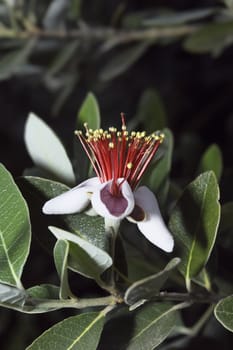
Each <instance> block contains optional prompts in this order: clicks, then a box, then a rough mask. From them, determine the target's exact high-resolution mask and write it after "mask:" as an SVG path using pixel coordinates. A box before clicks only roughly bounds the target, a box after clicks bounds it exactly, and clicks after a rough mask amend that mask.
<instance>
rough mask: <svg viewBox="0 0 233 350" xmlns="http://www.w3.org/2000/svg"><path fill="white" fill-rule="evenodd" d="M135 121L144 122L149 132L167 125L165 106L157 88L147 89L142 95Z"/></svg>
mask: <svg viewBox="0 0 233 350" xmlns="http://www.w3.org/2000/svg"><path fill="white" fill-rule="evenodd" d="M135 122H139V123H140V122H141V123H143V125H144V126H145V129H146V130H147V132H148V133H152V132H154V131H155V130H161V129H163V128H165V127H166V126H167V118H166V112H165V108H164V105H163V102H162V100H161V98H160V96H159V94H158V92H157V91H156V90H154V89H147V90H146V91H145V92H144V93H143V95H142V96H141V98H140V100H139V105H138V110H137V114H136V117H135V119H134V123H135Z"/></svg>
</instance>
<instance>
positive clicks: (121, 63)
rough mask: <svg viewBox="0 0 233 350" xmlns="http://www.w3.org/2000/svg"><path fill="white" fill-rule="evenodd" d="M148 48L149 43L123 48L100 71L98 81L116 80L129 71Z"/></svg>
mask: <svg viewBox="0 0 233 350" xmlns="http://www.w3.org/2000/svg"><path fill="white" fill-rule="evenodd" d="M149 46H150V42H143V43H140V44H134V45H133V46H132V47H127V48H124V49H122V50H121V51H120V53H119V54H116V55H115V56H114V57H113V58H112V59H111V60H110V61H109V62H108V63H107V64H106V65H105V66H104V68H103V69H102V70H101V72H100V79H101V80H102V81H109V80H111V79H114V78H116V77H117V76H118V75H120V74H122V73H124V72H125V71H126V70H127V69H129V68H130V67H131V66H132V65H133V64H134V63H135V62H136V61H137V60H138V59H139V58H140V57H141V56H142V55H144V53H145V52H146V51H147V49H148V47H149Z"/></svg>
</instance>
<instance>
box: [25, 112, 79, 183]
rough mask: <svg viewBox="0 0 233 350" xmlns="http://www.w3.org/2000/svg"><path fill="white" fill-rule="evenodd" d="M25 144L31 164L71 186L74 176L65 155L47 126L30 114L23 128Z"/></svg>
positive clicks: (59, 143)
mask: <svg viewBox="0 0 233 350" xmlns="http://www.w3.org/2000/svg"><path fill="white" fill-rule="evenodd" d="M24 137H25V143H26V147H27V150H28V153H29V154H30V156H31V158H32V160H33V162H34V163H35V165H36V166H38V167H39V168H42V169H43V170H45V171H47V172H48V173H50V174H52V175H54V176H55V177H56V178H57V179H58V180H60V181H61V182H64V183H67V184H70V185H73V184H74V183H75V176H74V172H73V168H72V165H71V162H70V160H69V158H68V156H67V153H66V151H65V149H64V147H63V145H62V143H61V142H60V140H59V139H58V137H57V136H56V135H55V133H54V132H53V131H52V129H50V128H49V126H48V125H47V124H46V123H45V122H44V121H43V120H42V119H40V118H39V117H37V116H36V115H35V114H34V113H30V114H29V117H28V119H27V122H26V126H25V136H24Z"/></svg>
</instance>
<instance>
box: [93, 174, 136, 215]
mask: <svg viewBox="0 0 233 350" xmlns="http://www.w3.org/2000/svg"><path fill="white" fill-rule="evenodd" d="M123 180H124V179H122V178H119V179H118V180H117V182H118V183H121V182H122V181H123ZM111 183H112V180H110V181H107V182H104V183H103V184H101V185H100V186H99V187H98V190H96V191H95V192H94V193H93V196H92V197H91V203H92V206H93V208H94V209H95V211H96V212H97V213H98V214H99V215H100V216H103V217H105V218H109V219H117V220H121V219H124V218H125V217H126V216H128V215H129V214H130V213H131V212H132V210H133V208H134V195H133V192H132V190H131V187H130V186H129V184H128V182H127V181H126V180H125V181H124V182H123V183H122V185H121V193H122V197H119V203H120V201H121V200H122V201H124V206H125V207H124V208H123V209H122V213H120V210H119V212H118V213H114V210H113V211H112V212H111V209H112V208H110V207H111V204H113V203H114V202H116V204H118V203H117V201H118V197H114V196H113V197H112V200H111V198H110V199H109V203H108V202H107V203H105V202H104V201H103V200H102V199H101V193H102V191H103V190H104V189H105V188H106V187H107V186H108V185H111ZM110 196H111V195H110ZM110 202H111V203H110ZM120 206H121V204H120V205H119V209H120ZM116 212H117V209H116Z"/></svg>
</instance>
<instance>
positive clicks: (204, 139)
mask: <svg viewBox="0 0 233 350" xmlns="http://www.w3.org/2000/svg"><path fill="white" fill-rule="evenodd" d="M122 4H123V5H124V11H125V13H126V14H127V13H131V12H134V11H145V10H150V9H153V10H154V9H157V8H159V7H169V8H172V9H174V10H177V11H182V10H191V9H194V8H199V7H200V6H201V7H203V8H205V7H208V6H221V2H220V1H202V2H197V1H194V0H193V1H187V0H186V1H185V0H184V1H178V0H173V1H152V0H151V1H148V0H147V1H122ZM118 5H119V1H113V0H112V1H110V0H108V1H91V0H87V1H83V6H82V17H83V19H85V21H86V22H88V23H89V24H90V25H101V26H103V25H105V26H109V18H111V17H112V16H113V13H114V11H115V9H116V8H117V6H118ZM44 8H46V6H44ZM42 14H43V11H42ZM118 25H120V21H119V24H118ZM64 44H65V43H64ZM51 45H52V44H51ZM59 45H60V47H62V43H61V42H60V43H59ZM0 48H1V41H0ZM55 51H56V50H55ZM92 52H93V48H91V49H90V50H89V51H88V54H87V55H86V56H85V55H84V58H85V59H83V60H81V62H80V61H79V57H77V67H76V68H77V74H79V80H78V82H77V84H75V86H74V88H73V90H72V92H71V94H70V95H69V97H68V98H67V99H66V101H65V102H64V104H63V105H62V106H61V108H59V110H57V111H56V112H54V103H55V102H56V100H57V98H58V93H57V91H54V90H51V89H50V88H49V87H48V84H46V83H45V78H44V75H43V72H42V73H41V72H40V73H37V74H26V75H24V74H20V75H15V74H12V76H10V77H9V78H7V79H3V80H1V81H0V113H1V114H0V161H1V162H2V163H3V164H4V165H5V166H6V167H7V168H8V170H9V171H10V172H11V173H12V174H13V176H14V177H16V178H17V177H18V176H20V175H21V174H22V173H23V171H24V169H25V168H27V167H30V166H32V162H31V160H30V158H29V156H28V155H27V152H26V149H25V145H24V140H23V133H24V124H25V121H26V118H27V115H28V113H29V112H30V111H33V112H35V113H36V114H37V115H38V116H40V117H41V118H43V119H44V120H45V121H46V122H47V123H48V124H49V125H50V126H51V127H52V128H53V129H54V130H55V131H56V132H57V134H58V135H59V136H60V137H61V139H62V140H63V142H64V144H65V145H66V147H67V148H68V151H69V152H70V153H71V150H72V146H73V130H74V128H75V119H76V116H77V112H78V109H79V107H80V105H81V103H82V101H83V99H84V98H85V96H86V94H87V92H89V91H92V92H94V94H95V95H96V97H97V99H98V102H99V105H100V110H101V117H102V120H103V126H106V127H108V126H109V124H114V123H115V122H116V123H119V116H120V112H122V111H123V112H125V113H126V116H127V120H130V119H131V118H133V117H134V116H135V114H136V112H137V107H138V101H139V99H140V97H141V95H142V93H143V92H144V90H145V89H147V88H153V89H156V90H157V91H158V93H159V94H160V96H161V98H162V101H163V103H164V106H165V110H166V112H167V118H168V127H169V128H171V130H172V131H173V133H174V140H175V148H174V158H173V168H172V176H173V177H174V178H175V179H178V180H180V179H184V183H186V182H187V181H188V180H192V179H193V178H194V175H195V171H196V167H197V164H198V161H199V159H200V156H201V154H202V153H203V151H204V150H205V149H206V148H207V147H208V146H209V145H210V144H212V143H216V144H218V145H219V146H220V148H221V151H222V155H223V160H224V172H223V177H222V180H221V183H220V187H221V201H222V202H226V201H228V200H231V199H232V194H233V188H232V176H233V169H232V156H233V148H232V138H233V46H229V47H228V48H227V49H226V50H224V51H223V52H222V53H221V55H219V56H217V57H213V56H212V55H211V54H209V53H208V54H192V53H189V52H187V51H185V50H184V49H183V48H182V45H181V41H180V40H177V41H174V42H172V43H169V44H167V45H153V46H151V47H150V48H149V49H148V50H147V51H146V53H145V54H144V55H143V56H142V57H141V58H140V59H139V60H138V61H137V62H136V63H135V64H133V65H132V66H131V67H130V68H129V69H128V70H126V71H125V72H124V73H123V74H122V75H120V76H118V77H116V78H115V79H113V80H111V81H109V82H107V83H103V82H101V81H99V80H98V70H99V68H100V66H101V65H104V64H105V60H106V61H107V60H108V56H105V57H103V61H102V60H99V61H97V62H95V61H93V60H92ZM114 54H115V53H114V51H113V53H110V55H114ZM52 55H53V51H52V53H51V51H48V52H47V53H46V52H45V53H44V54H43V55H40V56H36V55H35V56H33V57H32V60H34V61H36V62H37V60H38V61H39V62H43V66H46V64H47V63H49V62H51V57H52ZM74 72H75V70H74ZM74 74H75V73H74ZM33 259H34V257H33ZM31 260H32V257H31ZM34 261H36V263H33V264H32V265H31V264H30V266H27V268H26V271H27V273H28V275H27V279H25V283H26V284H27V285H26V286H27V287H29V286H30V284H36V283H43V282H48V281H50V282H51V280H52V281H53V282H56V281H57V280H56V277H55V273H54V266H53V263H52V259H51V264H50V265H49V266H48V265H47V263H41V260H40V259H35V260H34ZM35 271H36V273H35ZM34 275H36V276H37V277H35V276H34ZM32 281H33V283H32ZM81 284H82V285H83V286H84V287H83V288H84V289H85V288H92V287H93V285H92V284H88V285H87V286H86V285H85V283H84V281H83V280H81ZM71 314H72V312H66V311H59V312H55V313H51V314H49V315H46V314H45V315H40V316H36V315H35V316H31V315H29V316H27V315H21V314H19V313H15V312H12V311H9V310H3V309H1V311H0V325H1V326H0V330H1V331H0V336H1V337H2V338H1V339H2V340H1V341H0V344H1V348H2V349H6V350H11V349H16V348H15V347H14V346H15V345H14V344H15V342H16V339H18V344H19V345H18V347H17V350H21V349H23V348H24V347H25V344H27V345H28V344H30V342H31V341H32V340H33V339H35V337H37V336H38V335H39V334H40V333H41V332H42V331H43V330H44V329H46V328H48V326H50V325H52V324H54V323H55V322H57V321H59V320H62V319H63V318H64V316H67V315H71ZM22 332H23V335H22ZM222 332H225V331H222ZM13 339H14V340H13ZM224 339H225V340H224V342H223V343H222V344H221V343H216V342H213V341H212V340H209V341H207V340H206V339H204V338H203V339H200V341H199V339H196V340H195V341H194V344H193V345H190V347H189V349H192V348H194V349H195V348H196V346H205V348H206V347H207V346H210V347H211V349H215V348H216V349H219V346H221V347H222V348H224V349H225V348H226V349H228V348H229V349H230V340H229V339H230V334H229V333H228V332H225V333H224ZM231 340H232V338H231ZM2 346H3V347H2ZM192 346H193V347H192Z"/></svg>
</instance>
